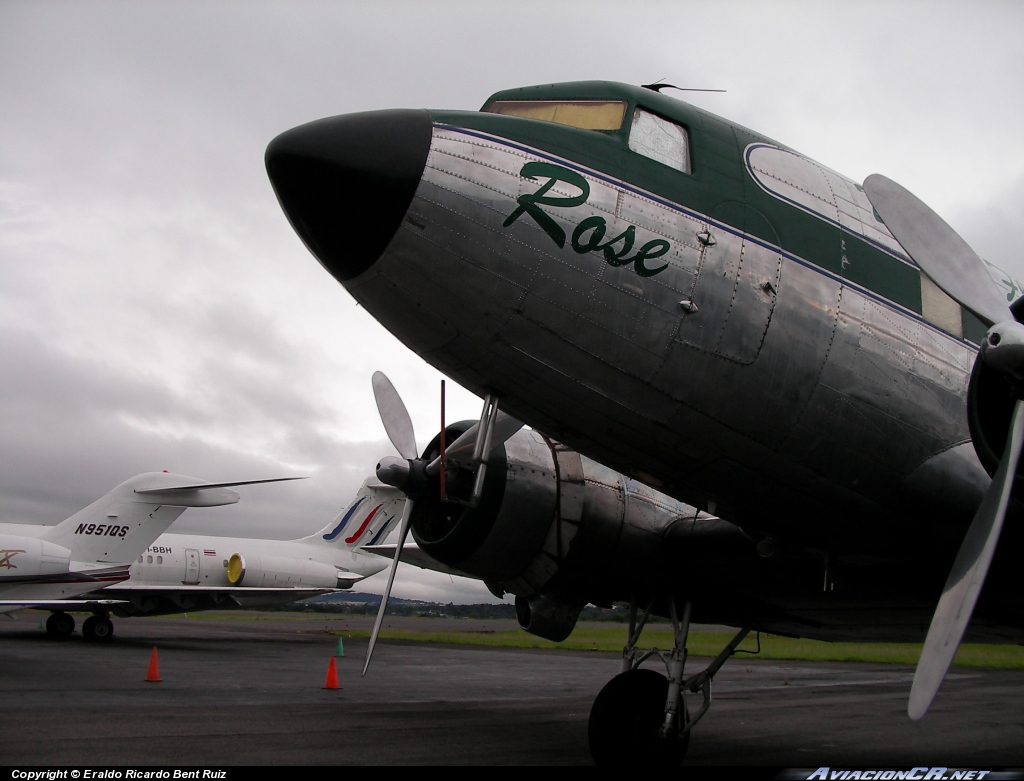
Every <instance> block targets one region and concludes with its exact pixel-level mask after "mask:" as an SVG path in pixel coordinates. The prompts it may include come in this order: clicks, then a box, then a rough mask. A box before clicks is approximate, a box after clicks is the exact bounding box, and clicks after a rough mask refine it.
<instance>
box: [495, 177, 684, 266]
mask: <svg viewBox="0 0 1024 781" xmlns="http://www.w3.org/2000/svg"><path fill="white" fill-rule="evenodd" d="M519 175H520V176H522V177H523V178H524V179H529V180H531V181H533V180H534V179H535V178H536V177H546V178H547V182H545V183H544V184H542V185H541V186H540V187H538V188H537V190H535V191H534V192H532V193H526V194H524V195H520V196H519V197H518V198H516V203H518V204H519V206H518V208H517V209H516V210H515V211H514V212H512V213H511V214H510V215H509V216H508V217H506V218H505V222H504V223H502V226H503V227H505V228H507V227H508V226H509V225H511V224H512V223H513V222H515V221H516V220H518V219H519V218H520V217H522V216H523V215H524V214H528V215H530V217H532V218H533V220H534V222H536V223H537V225H539V226H540V227H541V228H542V229H543V231H544V232H545V233H546V234H547V235H548V236H550V237H551V240H552V241H554V242H555V244H557V245H558V246H559V247H565V231H564V230H563V229H562V226H561V225H559V224H558V223H557V222H555V221H554V219H553V218H552V217H551V215H550V214H548V213H547V212H545V211H544V210H543V209H542V208H541V207H542V206H557V207H560V208H563V209H565V208H571V207H574V206H581V205H583V204H584V203H586V202H587V198H589V197H590V184H589V183H588V182H587V180H586V179H584V178H583V177H582V176H581V175H580V174H578V173H577V172H576V171H573V170H571V169H569V168H565V167H564V166H560V165H555V164H554V163H542V162H539V161H533V162H530V163H526V164H525V165H524V166H523V167H522V169H521V170H520V171H519ZM558 182H565V183H566V184H568V185H570V186H572V187H574V188H576V189H577V190H579V191H580V192H579V194H578V195H558V194H550V195H549V193H550V191H551V188H552V187H554V186H555V185H556V184H557V183H558ZM607 232H608V223H607V222H606V221H605V219H604V217H601V216H597V215H595V216H593V217H587V218H586V219H584V220H582V221H581V222H580V223H579V224H578V225H577V226H576V229H575V230H574V231H573V232H572V237H571V239H570V246H571V247H572V248H573V250H574V251H575V252H578V253H579V254H581V255H583V254H585V253H587V252H597V251H598V250H600V251H601V252H602V253H603V254H604V259H605V261H606V262H607V263H608V265H610V266H625V265H627V264H629V263H632V264H633V270H634V271H636V273H637V274H639V275H640V276H642V277H652V276H654V275H655V274H657V273H659V272H661V271H664V270H665V269H667V268H668V264H667V263H665V264H663V265H661V266H658V267H657V268H650V267H649V266H648V265H647V264H646V261H648V260H653V259H654V258H660V257H661V256H662V255H664V254H665V253H666V252H668V251H669V249H670V247H671V245H670V244H669V243H668V242H667V241H665V239H651V240H650V241H648V242H647V243H645V244H644V245H643V246H641V247H640V248H639V249H638V250H637V251H636V254H635V255H630V254H629V253H630V252H632V251H633V245H634V244H635V243H636V226H635V225H630V226H629V227H628V228H626V230H624V231H623V232H622V233H620V234H619V235H618V236H613V237H612V238H609V239H608V240H607V241H605V234H606V233H607Z"/></svg>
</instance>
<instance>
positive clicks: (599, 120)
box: [483, 100, 626, 130]
mask: <svg viewBox="0 0 1024 781" xmlns="http://www.w3.org/2000/svg"><path fill="white" fill-rule="evenodd" d="M483 110H484V111H485V112H487V113H489V114H505V115H508V116H513V117H523V118H524V119H539V120H541V121H542V122H554V123H555V124H557V125H568V126H569V127H578V128H580V129H581V130H618V129H619V128H621V127H622V119H623V117H624V116H625V114H626V103H625V101H622V100H495V101H492V102H491V103H489V104H488V105H486V106H484V108H483Z"/></svg>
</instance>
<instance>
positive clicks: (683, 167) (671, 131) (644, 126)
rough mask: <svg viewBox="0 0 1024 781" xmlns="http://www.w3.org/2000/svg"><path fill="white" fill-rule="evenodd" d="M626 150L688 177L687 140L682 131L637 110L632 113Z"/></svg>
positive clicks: (684, 132) (687, 137)
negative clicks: (631, 123)
mask: <svg viewBox="0 0 1024 781" xmlns="http://www.w3.org/2000/svg"><path fill="white" fill-rule="evenodd" d="M629 148H630V149H632V150H633V151H634V152H637V153H639V154H641V155H644V156H645V157H649V158H651V159H652V160H657V161H658V162H659V163H664V164H665V165H667V166H669V167H671V168H674V169H676V170H677V171H682V172H683V173H684V174H688V173H690V170H691V169H690V139H689V136H688V135H687V132H686V128H684V127H683V126H682V125H677V124H676V123H675V122H670V121H669V120H667V119H662V118H661V117H659V116H657V115H656V114H652V113H651V112H649V111H644V110H643V109H642V108H639V107H638V108H637V110H636V111H634V112H633V127H632V128H631V129H630V131H629Z"/></svg>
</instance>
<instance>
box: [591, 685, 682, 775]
mask: <svg viewBox="0 0 1024 781" xmlns="http://www.w3.org/2000/svg"><path fill="white" fill-rule="evenodd" d="M667 698H668V679H667V678H666V677H665V676H664V675H661V674H660V673H656V672H655V671H654V670H647V669H636V670H629V671H627V672H624V673H621V674H619V675H616V676H615V677H614V678H612V679H611V680H610V681H609V682H608V683H607V684H606V685H605V687H604V688H603V689H601V693H600V694H598V695H597V699H596V700H594V706H593V707H592V708H591V709H590V723H589V724H588V726H587V738H588V741H589V743H590V755H591V756H592V757H593V758H594V762H595V763H596V764H598V765H602V766H606V767H626V766H630V767H636V766H637V765H638V764H642V765H648V766H654V767H678V766H679V764H680V763H681V762H682V761H683V757H684V756H686V749H687V747H688V746H689V745H690V733H689V732H686V733H684V734H683V735H674V736H672V737H668V738H663V737H661V735H660V730H661V725H662V724H663V723H664V721H665V700H666V699H667ZM679 712H680V714H682V713H683V712H684V711H683V708H682V703H680V709H679Z"/></svg>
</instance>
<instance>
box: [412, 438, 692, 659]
mask: <svg viewBox="0 0 1024 781" xmlns="http://www.w3.org/2000/svg"><path fill="white" fill-rule="evenodd" d="M468 426H469V423H459V424H455V425H453V426H449V427H448V429H446V439H447V440H448V441H449V442H450V441H452V440H453V439H454V438H455V437H457V436H458V435H459V434H460V433H462V432H463V431H465V430H466V428H468ZM437 452H438V440H437V439H435V440H434V442H432V443H431V444H430V445H429V446H428V447H427V451H426V453H425V457H426V458H428V459H429V458H433V457H434V455H436V453H437ZM446 475H447V480H446V483H447V493H448V496H449V497H451V499H450V500H449V501H446V502H442V501H441V500H440V498H439V492H438V487H437V486H436V485H434V486H431V487H430V488H428V490H427V491H426V492H425V494H424V496H423V497H422V498H421V499H419V500H418V501H417V503H416V509H415V512H414V514H413V518H412V534H413V538H414V539H415V540H416V544H417V545H418V546H419V548H420V549H421V550H422V551H424V552H425V553H427V554H429V555H430V556H432V557H433V558H435V559H437V560H438V561H440V562H441V563H443V564H445V565H447V566H449V567H452V568H453V569H456V570H458V571H460V572H465V573H466V574H468V575H471V576H473V577H478V578H481V579H482V580H484V582H485V583H487V585H488V587H489V588H490V589H491V591H492V592H494V593H495V594H499V595H500V594H503V593H511V594H514V595H515V596H516V613H517V616H518V617H519V620H520V624H521V625H522V626H523V628H524V629H526V630H527V631H529V632H533V633H534V634H537V635H539V636H541V637H546V638H548V639H551V640H556V641H557V640H563V639H565V637H567V636H568V635H569V633H570V632H571V631H572V628H573V626H575V623H576V620H577V618H578V617H579V613H580V610H581V609H582V608H583V606H584V605H585V604H586V603H587V601H597V600H600V601H602V602H609V603H610V602H611V601H612V600H615V599H623V598H628V597H629V594H630V589H631V588H633V587H635V586H636V585H637V584H643V583H644V582H649V583H651V584H652V585H653V584H654V583H655V582H656V581H657V579H658V578H659V577H660V574H661V573H659V572H658V571H657V567H652V562H656V561H658V552H659V550H660V544H661V539H662V534H663V532H664V530H665V528H666V527H667V526H668V525H669V524H670V523H672V522H673V521H675V520H677V519H679V518H680V517H681V516H683V515H684V514H685V513H687V512H689V513H692V512H693V510H692V509H691V508H688V507H687V506H686V505H684V504H682V503H680V502H676V501H675V500H673V499H670V498H668V497H666V496H664V495H662V494H659V493H657V492H656V491H653V490H651V489H650V488H648V487H646V486H644V485H642V484H641V483H638V482H636V481H634V480H631V479H629V478H627V477H624V476H623V475H621V474H619V473H617V472H614V471H612V470H610V469H608V468H606V467H604V466H602V465H600V464H598V463H597V462H596V461H592V460H591V459H589V458H586V457H583V456H581V455H580V454H579V453H577V452H575V451H573V450H570V449H568V448H567V447H565V446H564V445H562V444H560V443H558V442H555V441H554V440H551V439H549V438H547V437H545V436H544V435H543V434H541V433H539V432H537V431H530V430H522V431H520V432H518V433H517V434H515V435H514V436H513V437H512V438H511V439H509V440H508V441H507V442H505V443H504V445H503V446H500V447H497V448H495V449H494V450H492V451H491V455H490V458H489V460H488V463H487V473H486V478H485V481H484V487H483V493H482V495H481V497H480V501H479V503H478V505H477V506H476V507H467V506H465V505H464V504H460V503H459V502H458V501H456V500H457V499H460V498H463V499H464V498H466V497H468V496H469V492H470V487H471V484H472V477H473V475H472V472H470V470H468V469H459V468H452V467H449V469H448V471H447V472H446Z"/></svg>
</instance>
